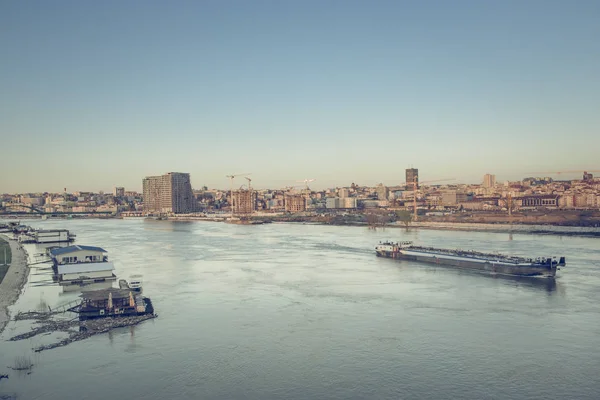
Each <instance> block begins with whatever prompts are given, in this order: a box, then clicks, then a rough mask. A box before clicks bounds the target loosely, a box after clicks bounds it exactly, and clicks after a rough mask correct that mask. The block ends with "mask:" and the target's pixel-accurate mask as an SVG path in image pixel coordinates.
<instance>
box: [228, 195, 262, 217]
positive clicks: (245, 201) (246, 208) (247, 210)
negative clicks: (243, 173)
mask: <svg viewBox="0 0 600 400" xmlns="http://www.w3.org/2000/svg"><path fill="white" fill-rule="evenodd" d="M232 195H233V198H232V207H233V210H232V212H233V215H236V216H239V217H242V216H249V215H250V214H252V213H253V212H254V211H255V210H256V192H254V191H253V190H246V189H240V190H234V191H233V193H232Z"/></svg>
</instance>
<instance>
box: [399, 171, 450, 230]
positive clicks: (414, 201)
mask: <svg viewBox="0 0 600 400" xmlns="http://www.w3.org/2000/svg"><path fill="white" fill-rule="evenodd" d="M454 180H456V178H447V179H436V180H433V181H422V182H417V178H416V177H415V179H414V180H413V181H412V182H404V183H402V184H400V186H406V185H413V203H414V213H415V214H414V219H415V221H417V219H418V215H417V185H418V184H419V183H421V184H424V183H434V182H445V181H454Z"/></svg>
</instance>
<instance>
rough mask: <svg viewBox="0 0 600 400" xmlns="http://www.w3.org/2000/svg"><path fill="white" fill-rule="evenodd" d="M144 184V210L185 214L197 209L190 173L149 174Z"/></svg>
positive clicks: (148, 212) (149, 212) (150, 212)
mask: <svg viewBox="0 0 600 400" xmlns="http://www.w3.org/2000/svg"><path fill="white" fill-rule="evenodd" d="M142 184H143V187H144V212H145V213H147V214H152V213H166V214H171V213H173V214H185V213H190V212H194V211H195V210H196V207H195V206H196V201H195V197H194V193H193V192H192V184H191V182H190V174H188V173H183V172H169V173H167V174H165V175H160V176H148V177H146V178H144V180H143V181H142Z"/></svg>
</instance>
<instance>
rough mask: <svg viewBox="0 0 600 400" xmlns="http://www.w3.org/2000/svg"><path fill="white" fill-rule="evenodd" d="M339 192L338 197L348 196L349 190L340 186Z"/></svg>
mask: <svg viewBox="0 0 600 400" xmlns="http://www.w3.org/2000/svg"><path fill="white" fill-rule="evenodd" d="M339 193H340V199H344V198H346V197H350V190H349V189H347V188H341V189H340V192H339Z"/></svg>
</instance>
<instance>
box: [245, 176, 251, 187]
mask: <svg viewBox="0 0 600 400" xmlns="http://www.w3.org/2000/svg"><path fill="white" fill-rule="evenodd" d="M245 178H246V180H247V181H248V190H252V178H248V177H247V176H246V177H245Z"/></svg>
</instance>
